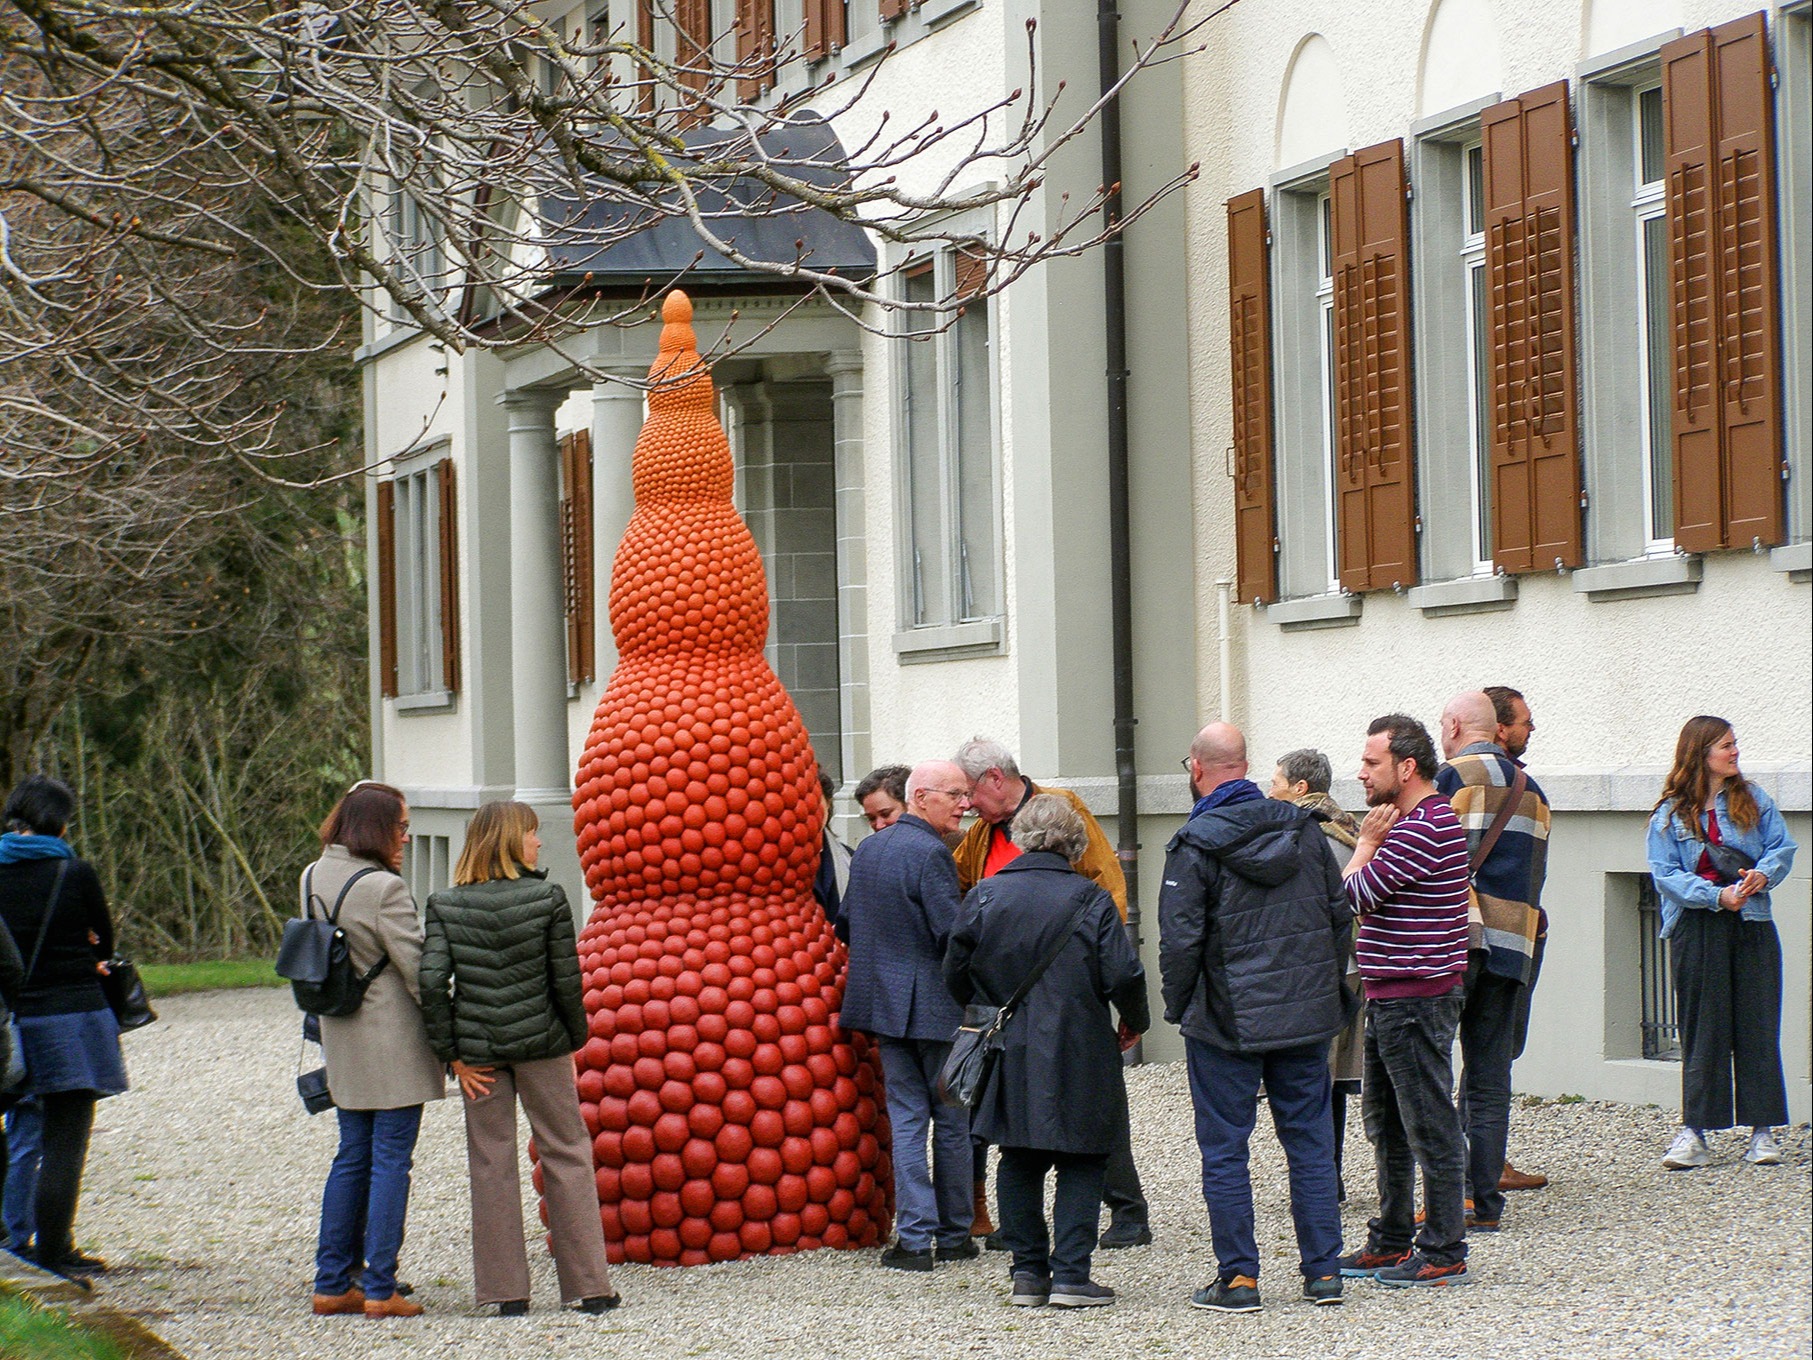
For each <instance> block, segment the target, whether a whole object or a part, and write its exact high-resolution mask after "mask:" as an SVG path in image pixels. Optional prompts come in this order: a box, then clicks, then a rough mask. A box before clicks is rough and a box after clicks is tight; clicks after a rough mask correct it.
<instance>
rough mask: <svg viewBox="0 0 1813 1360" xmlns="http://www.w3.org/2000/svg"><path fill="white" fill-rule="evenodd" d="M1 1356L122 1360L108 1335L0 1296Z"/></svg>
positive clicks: (26, 1359)
mask: <svg viewBox="0 0 1813 1360" xmlns="http://www.w3.org/2000/svg"><path fill="white" fill-rule="evenodd" d="M0 1355H4V1356H5V1357H6V1360H122V1352H121V1351H120V1348H119V1347H118V1346H116V1345H114V1344H113V1342H111V1341H109V1340H108V1339H107V1338H106V1337H104V1336H100V1335H98V1334H96V1333H94V1332H91V1331H89V1330H88V1329H87V1328H85V1327H81V1326H78V1325H77V1324H76V1323H74V1322H71V1321H70V1320H69V1318H68V1317H66V1316H65V1315H64V1314H62V1313H59V1312H57V1311H56V1310H55V1309H51V1308H40V1307H38V1306H37V1305H36V1304H34V1303H30V1302H28V1301H26V1300H25V1299H22V1298H18V1297H15V1296H13V1295H10V1294H4V1295H0Z"/></svg>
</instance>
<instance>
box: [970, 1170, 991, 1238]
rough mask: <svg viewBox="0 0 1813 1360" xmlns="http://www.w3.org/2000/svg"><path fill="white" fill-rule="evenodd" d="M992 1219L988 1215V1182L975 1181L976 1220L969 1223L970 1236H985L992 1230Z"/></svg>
mask: <svg viewBox="0 0 1813 1360" xmlns="http://www.w3.org/2000/svg"><path fill="white" fill-rule="evenodd" d="M994 1230H995V1225H994V1221H993V1220H992V1219H990V1218H989V1216H988V1182H987V1181H977V1182H976V1221H975V1222H974V1223H973V1224H971V1225H970V1230H969V1235H970V1236H971V1237H987V1236H988V1235H989V1234H990V1233H992V1232H994Z"/></svg>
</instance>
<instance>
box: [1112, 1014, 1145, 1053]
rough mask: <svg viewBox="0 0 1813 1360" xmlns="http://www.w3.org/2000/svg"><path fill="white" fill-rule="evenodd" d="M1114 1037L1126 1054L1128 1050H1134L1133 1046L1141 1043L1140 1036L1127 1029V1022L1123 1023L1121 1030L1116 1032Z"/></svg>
mask: <svg viewBox="0 0 1813 1360" xmlns="http://www.w3.org/2000/svg"><path fill="white" fill-rule="evenodd" d="M1114 1037H1115V1040H1116V1042H1118V1043H1119V1044H1120V1046H1121V1052H1122V1053H1125V1052H1126V1051H1127V1050H1128V1049H1130V1048H1132V1047H1133V1045H1135V1044H1137V1043H1138V1042H1139V1035H1138V1034H1137V1033H1135V1032H1134V1031H1133V1030H1131V1029H1129V1028H1127V1022H1126V1021H1125V1020H1123V1021H1121V1024H1120V1028H1119V1029H1117V1030H1116V1031H1115V1032H1114Z"/></svg>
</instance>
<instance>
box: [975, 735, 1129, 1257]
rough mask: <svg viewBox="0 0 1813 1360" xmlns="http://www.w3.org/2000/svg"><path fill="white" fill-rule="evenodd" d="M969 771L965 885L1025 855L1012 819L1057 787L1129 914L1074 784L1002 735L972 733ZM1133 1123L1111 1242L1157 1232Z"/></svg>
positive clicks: (1115, 1162)
mask: <svg viewBox="0 0 1813 1360" xmlns="http://www.w3.org/2000/svg"><path fill="white" fill-rule="evenodd" d="M952 760H954V761H955V762H956V764H957V765H959V766H961V767H962V770H963V773H964V774H966V775H968V776H969V779H970V786H971V790H970V807H971V810H972V811H974V812H975V814H976V820H975V821H974V822H973V823H971V825H970V828H969V830H968V832H967V833H965V835H964V837H963V839H962V840H961V841H960V842H958V844H957V847H956V849H955V850H954V851H952V854H953V855H954V856H955V857H956V860H957V886H958V887H959V888H960V889H961V890H962V891H963V892H965V893H967V892H969V890H970V889H971V888H973V887H975V886H976V884H978V883H980V882H981V881H982V880H983V879H985V878H992V877H993V876H994V874H995V872H996V871H997V870H999V869H1000V868H1001V866H1002V865H1004V864H1008V863H1011V862H1012V861H1013V860H1015V859H1017V858H1018V857H1019V854H1020V851H1019V847H1017V846H1016V845H1015V844H1014V843H1013V835H1012V831H1013V819H1014V814H1015V813H1017V812H1018V811H1019V810H1020V809H1021V807H1023V806H1024V805H1025V803H1026V800H1027V799H1029V798H1031V797H1032V796H1033V795H1034V794H1040V793H1051V794H1056V795H1057V796H1058V797H1059V798H1062V799H1064V800H1065V801H1066V802H1068V803H1069V804H1070V805H1071V806H1072V807H1073V808H1075V809H1076V810H1077V813H1078V815H1079V816H1081V817H1082V819H1083V826H1084V827H1085V829H1086V830H1087V831H1088V833H1089V844H1088V846H1087V847H1086V848H1085V849H1084V851H1083V853H1082V855H1081V856H1079V857H1078V858H1077V859H1076V860H1075V861H1073V862H1072V865H1071V867H1072V868H1074V869H1075V870H1076V871H1077V872H1078V873H1080V874H1082V875H1084V876H1085V877H1087V878H1091V879H1094V880H1095V881H1096V882H1097V883H1099V884H1100V885H1101V886H1102V887H1103V888H1104V889H1106V890H1107V892H1108V895H1109V896H1110V897H1112V898H1113V899H1114V906H1115V909H1116V910H1117V911H1119V912H1120V914H1121V920H1123V921H1125V920H1126V919H1127V880H1126V877H1125V876H1124V875H1123V874H1122V873H1121V865H1120V858H1119V856H1117V855H1116V854H1115V851H1114V847H1113V845H1111V844H1110V843H1109V841H1108V837H1107V835H1106V834H1105V833H1104V832H1103V831H1102V828H1101V826H1100V825H1099V824H1098V823H1097V822H1096V820H1095V818H1094V817H1093V816H1091V815H1090V812H1089V809H1088V808H1086V807H1084V806H1083V800H1082V799H1081V798H1078V797H1077V796H1076V795H1075V794H1074V793H1071V792H1070V791H1069V790H1068V789H1046V788H1040V787H1039V786H1038V785H1037V784H1035V783H1033V782H1032V780H1030V779H1028V778H1027V777H1026V776H1025V775H1023V774H1021V773H1020V766H1019V764H1018V762H1017V761H1015V760H1014V757H1013V753H1012V752H1011V751H1009V750H1008V749H1007V748H1006V747H1005V746H1003V745H1002V744H1001V743H1000V742H998V741H993V740H990V739H989V738H987V737H972V738H970V740H968V741H966V742H964V743H963V745H962V746H960V747H958V748H957V754H956V755H955V756H953V757H952ZM1132 1140H1133V1135H1132V1130H1131V1129H1130V1128H1129V1127H1128V1126H1127V1125H1126V1124H1125V1123H1123V1124H1122V1126H1121V1129H1120V1136H1119V1138H1118V1139H1117V1141H1116V1144H1115V1148H1114V1151H1113V1152H1112V1153H1111V1154H1109V1157H1108V1178H1107V1181H1106V1182H1105V1184H1104V1185H1103V1187H1102V1200H1103V1202H1104V1203H1106V1204H1107V1206H1108V1213H1109V1223H1108V1230H1107V1231H1106V1232H1104V1233H1103V1234H1102V1236H1101V1243H1100V1245H1101V1246H1103V1247H1105V1248H1114V1247H1143V1246H1145V1245H1146V1244H1147V1243H1149V1242H1150V1241H1151V1240H1152V1229H1151V1227H1150V1225H1149V1222H1148V1210H1147V1207H1146V1196H1145V1193H1144V1191H1143V1190H1142V1189H1141V1188H1140V1183H1139V1170H1138V1168H1137V1167H1135V1166H1134V1164H1133V1141H1132ZM985 1148H986V1145H982V1146H978V1147H977V1149H976V1172H977V1175H976V1231H977V1232H978V1233H983V1232H984V1231H985V1230H986V1228H987V1224H988V1220H987V1186H986V1177H985V1175H984V1174H983V1173H984V1171H985V1169H986V1167H987V1162H986V1160H985V1158H986V1151H985Z"/></svg>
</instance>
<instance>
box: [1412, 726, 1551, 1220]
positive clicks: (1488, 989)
mask: <svg viewBox="0 0 1813 1360" xmlns="http://www.w3.org/2000/svg"><path fill="white" fill-rule="evenodd" d="M1498 741H1499V722H1498V710H1497V708H1496V707H1495V706H1494V704H1493V702H1492V697H1491V696H1490V695H1489V694H1487V693H1486V692H1485V691H1484V690H1467V691H1465V692H1463V693H1461V694H1457V695H1455V696H1454V697H1453V698H1452V699H1450V700H1449V701H1448V705H1447V707H1446V708H1444V709H1443V710H1442V756H1443V758H1444V759H1445V761H1446V763H1445V764H1444V765H1443V766H1442V767H1441V769H1440V770H1438V771H1437V772H1436V776H1435V787H1436V789H1437V790H1438V791H1439V792H1440V793H1441V794H1442V795H1443V796H1444V797H1446V798H1447V800H1448V803H1449V806H1451V807H1452V808H1453V809H1454V815H1455V817H1456V818H1458V819H1459V821H1460V824H1461V827H1462V828H1463V829H1464V830H1465V831H1466V833H1467V868H1468V872H1469V874H1470V875H1471V878H1472V884H1473V896H1474V900H1475V902H1476V903H1477V906H1478V911H1479V920H1478V922H1477V925H1478V926H1479V928H1480V931H1481V938H1480V939H1478V940H1473V941H1471V942H1470V943H1471V944H1472V956H1471V960H1470V965H1469V968H1468V973H1467V975H1468V978H1469V979H1470V981H1469V983H1468V986H1467V995H1466V1001H1465V1003H1464V1005H1463V1007H1462V1009H1461V1018H1460V1050H1461V1061H1462V1063H1463V1068H1462V1071H1461V1083H1460V1101H1459V1110H1460V1120H1461V1127H1462V1129H1464V1130H1465V1131H1466V1135H1467V1184H1468V1186H1469V1195H1470V1198H1471V1201H1472V1208H1471V1210H1470V1211H1469V1212H1468V1214H1467V1227H1468V1228H1469V1229H1470V1230H1472V1231H1474V1232H1496V1231H1497V1230H1498V1227H1499V1223H1500V1220H1501V1219H1502V1218H1503V1216H1504V1207H1505V1197H1504V1191H1503V1189H1502V1188H1501V1187H1500V1185H1499V1181H1500V1178H1501V1177H1502V1175H1503V1173H1504V1169H1505V1144H1506V1142H1507V1140H1508V1137H1509V1133H1510V1124H1511V1062H1512V1060H1513V1059H1514V1058H1515V1056H1516V1052H1517V1030H1518V1017H1519V1014H1520V1012H1521V1011H1522V1009H1523V1006H1524V1004H1525V1000H1524V999H1525V996H1526V994H1527V989H1528V988H1529V987H1530V986H1531V985H1532V984H1533V983H1534V980H1535V964H1536V956H1537V949H1538V943H1537V942H1538V941H1539V940H1540V939H1542V937H1544V936H1545V935H1547V934H1548V918H1547V917H1546V916H1544V915H1543V911H1542V883H1543V878H1544V876H1545V874H1546V872H1547V869H1548V846H1549V804H1548V800H1547V799H1546V798H1544V797H1543V795H1542V790H1541V789H1540V788H1539V787H1537V784H1536V781H1535V780H1533V779H1531V778H1530V777H1529V775H1528V774H1527V773H1526V772H1525V771H1524V769H1523V767H1522V766H1520V765H1519V764H1518V763H1517V762H1516V760H1514V759H1513V758H1512V756H1511V754H1510V753H1509V752H1508V751H1506V750H1505V749H1504V747H1503V746H1501V745H1499V744H1498Z"/></svg>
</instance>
